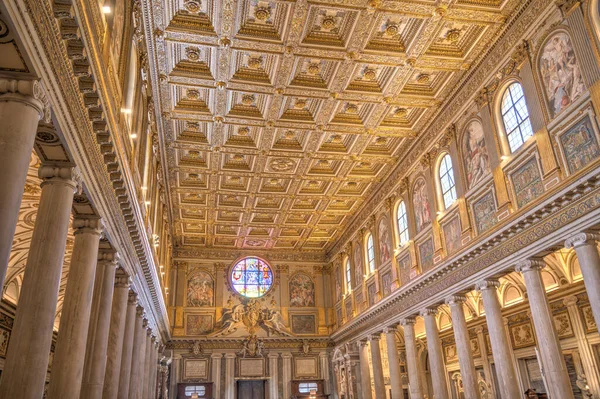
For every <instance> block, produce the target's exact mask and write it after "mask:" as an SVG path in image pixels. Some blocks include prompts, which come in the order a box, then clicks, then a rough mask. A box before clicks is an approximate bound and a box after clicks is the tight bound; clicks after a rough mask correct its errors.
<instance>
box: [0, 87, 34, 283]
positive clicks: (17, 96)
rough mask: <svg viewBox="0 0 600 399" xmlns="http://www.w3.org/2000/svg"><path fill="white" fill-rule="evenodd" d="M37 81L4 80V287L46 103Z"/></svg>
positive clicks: (0, 206)
mask: <svg viewBox="0 0 600 399" xmlns="http://www.w3.org/2000/svg"><path fill="white" fill-rule="evenodd" d="M34 85H38V83H37V82H33V81H16V80H7V79H2V80H0V170H2V173H0V187H2V190H0V221H1V222H0V287H4V278H5V277H6V270H7V268H8V259H9V257H10V250H11V247H12V242H13V238H14V236H15V229H16V227H17V221H18V220H19V209H20V207H21V199H22V198H23V186H25V180H26V178H27V171H28V169H29V160H30V159H31V152H32V151H33V143H34V140H35V133H36V131H37V126H38V122H39V120H40V116H41V115H42V107H43V105H42V103H41V102H40V101H39V100H37V99H36V98H34V96H33V91H34Z"/></svg>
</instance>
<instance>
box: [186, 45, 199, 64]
mask: <svg viewBox="0 0 600 399" xmlns="http://www.w3.org/2000/svg"><path fill="white" fill-rule="evenodd" d="M185 56H186V57H187V59H188V60H190V61H198V60H199V59H200V49H199V48H198V47H192V46H188V47H186V48H185Z"/></svg>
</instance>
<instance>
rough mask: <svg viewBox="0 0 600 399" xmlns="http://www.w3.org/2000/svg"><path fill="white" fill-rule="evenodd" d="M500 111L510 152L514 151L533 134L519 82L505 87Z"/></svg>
mask: <svg viewBox="0 0 600 399" xmlns="http://www.w3.org/2000/svg"><path fill="white" fill-rule="evenodd" d="M501 111H502V123H504V132H505V133H506V138H507V139H508V146H509V147H510V152H515V151H516V150H518V149H519V147H521V146H522V145H523V143H525V141H526V140H527V139H528V138H530V137H531V136H533V128H532V127H531V121H530V120H529V111H527V104H526V103H525V94H524V93H523V87H522V86H521V84H520V83H517V82H515V83H513V84H511V85H510V86H508V87H507V88H506V90H505V91H504V95H502V106H501Z"/></svg>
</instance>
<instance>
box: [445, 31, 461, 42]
mask: <svg viewBox="0 0 600 399" xmlns="http://www.w3.org/2000/svg"><path fill="white" fill-rule="evenodd" d="M460 32H461V31H460V29H450V30H449V31H448V32H446V40H448V41H449V42H450V43H457V42H458V39H460Z"/></svg>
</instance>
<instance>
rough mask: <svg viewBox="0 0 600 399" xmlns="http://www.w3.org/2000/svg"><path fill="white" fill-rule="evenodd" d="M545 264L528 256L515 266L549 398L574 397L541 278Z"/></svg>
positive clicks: (567, 398)
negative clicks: (520, 275) (521, 277)
mask: <svg viewBox="0 0 600 399" xmlns="http://www.w3.org/2000/svg"><path fill="white" fill-rule="evenodd" d="M545 266H546V264H545V263H544V261H543V260H541V259H528V260H524V261H521V262H518V263H517V265H516V270H517V271H518V272H520V273H521V274H522V275H523V278H524V279H525V287H526V288H527V296H528V298H529V307H530V308H531V318H532V319H533V326H534V328H535V336H536V338H537V346H538V349H539V353H540V356H541V360H540V363H541V366H542V369H543V371H542V372H543V373H544V375H545V380H546V385H547V386H546V388H548V396H549V397H551V398H560V399H573V391H572V389H571V382H570V380H569V374H568V373H567V366H566V364H565V359H564V357H563V354H562V349H561V346H560V342H559V340H558V334H557V333H556V327H555V326H554V320H553V318H552V311H551V310H550V304H549V303H548V298H547V297H546V289H545V288H544V281H543V280H542V269H543V268H544V267H545Z"/></svg>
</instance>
